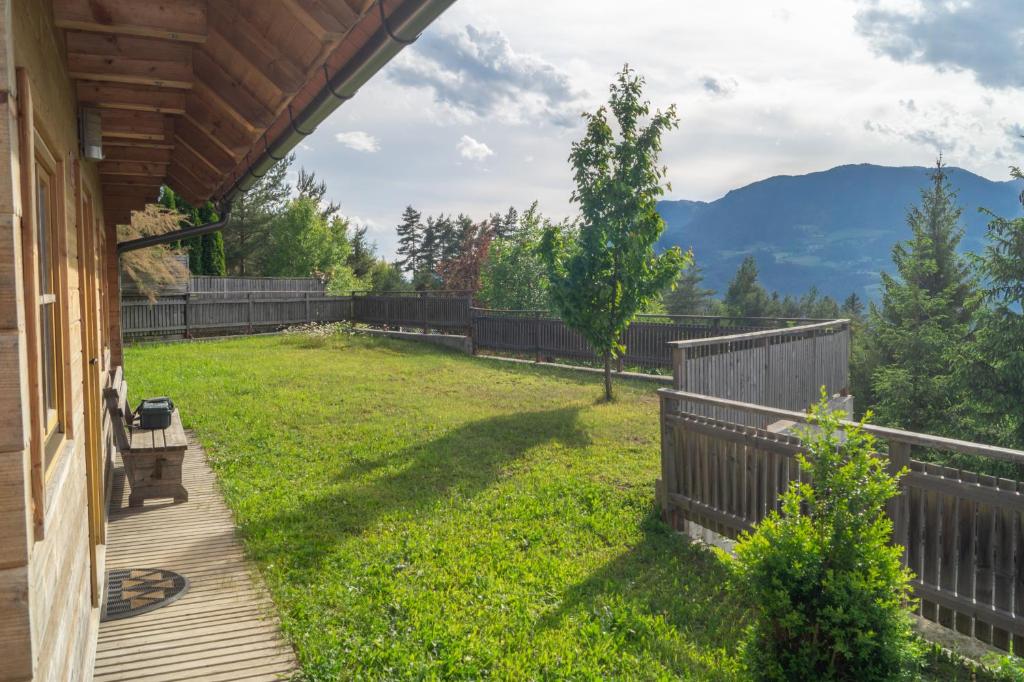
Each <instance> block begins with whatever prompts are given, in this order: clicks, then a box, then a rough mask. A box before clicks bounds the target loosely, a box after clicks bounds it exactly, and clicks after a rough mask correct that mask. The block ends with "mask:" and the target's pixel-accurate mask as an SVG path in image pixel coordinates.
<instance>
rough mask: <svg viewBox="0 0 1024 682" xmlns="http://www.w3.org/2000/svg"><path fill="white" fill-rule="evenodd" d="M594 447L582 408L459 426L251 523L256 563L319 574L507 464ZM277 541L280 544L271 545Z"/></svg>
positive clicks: (345, 472) (347, 473)
mask: <svg viewBox="0 0 1024 682" xmlns="http://www.w3.org/2000/svg"><path fill="white" fill-rule="evenodd" d="M589 442H590V440H589V437H588V436H587V434H586V432H585V430H584V429H583V427H582V426H581V425H580V424H579V408H561V409H553V410H540V411H535V412H518V413H515V414H508V415H500V416H496V417H491V418H489V419H482V420H479V421H475V422H470V423H468V424H464V425H462V426H459V427H457V428H455V429H453V430H451V431H448V432H447V433H445V434H443V435H442V436H440V437H438V438H436V439H434V440H431V441H427V442H421V443H417V444H415V445H413V446H410V447H408V448H406V449H404V450H402V451H400V452H398V453H396V454H389V453H376V457H372V456H371V457H370V458H364V459H361V460H357V461H355V462H351V463H349V464H348V465H347V466H345V467H344V468H342V469H340V470H339V471H337V472H336V473H334V474H333V475H332V476H331V480H330V485H328V486H326V487H325V488H324V489H323V490H324V492H322V493H319V494H318V492H312V493H309V495H308V496H307V497H306V499H304V500H302V501H300V502H299V503H297V504H294V505H288V506H286V507H285V508H284V509H283V510H282V511H281V512H280V513H277V514H271V515H268V516H266V517H263V518H262V519H259V520H256V521H254V522H251V523H247V524H246V525H245V527H244V528H243V532H244V534H245V535H246V536H248V537H249V538H251V539H253V540H256V541H257V542H256V545H257V547H259V546H262V551H260V549H257V548H256V547H254V549H256V552H255V558H258V559H260V560H265V561H272V560H274V558H275V557H278V556H279V557H281V558H283V559H285V558H286V559H287V561H288V563H290V564H291V565H292V567H293V568H295V569H297V570H300V571H301V570H315V569H316V568H317V567H318V566H319V565H320V564H321V562H322V561H323V559H324V557H325V556H327V555H329V553H330V552H331V551H332V550H333V549H334V548H335V547H336V546H337V545H338V544H340V543H341V542H343V541H345V540H346V539H348V538H350V537H352V536H355V535H358V534H360V533H362V532H363V531H365V530H366V529H368V528H370V527H371V526H373V524H374V523H376V522H377V521H378V520H379V519H380V518H381V517H382V516H388V517H393V518H395V519H396V520H397V521H398V522H399V523H412V522H415V518H416V515H418V514H425V515H426V514H430V513H431V512H432V510H433V509H434V508H435V507H436V506H437V505H439V504H443V503H444V502H445V501H446V500H448V499H450V498H452V497H456V496H457V497H463V498H470V497H473V496H475V495H476V494H478V493H479V492H481V491H482V490H484V489H486V488H487V487H489V486H490V485H491V484H493V483H494V482H495V481H496V480H497V479H498V478H500V476H501V475H502V472H503V470H504V469H505V467H507V466H508V465H509V464H511V463H513V462H515V461H516V460H519V459H520V458H522V457H523V455H525V453H527V452H528V451H529V450H531V449H532V448H535V447H537V446H540V445H544V444H548V443H558V444H560V445H562V446H563V447H567V448H581V447H585V446H586V445H587V444H588V443H589ZM275 535H277V536H278V537H277V539H276V540H271V541H270V542H266V540H267V539H270V538H271V537H273V536H275Z"/></svg>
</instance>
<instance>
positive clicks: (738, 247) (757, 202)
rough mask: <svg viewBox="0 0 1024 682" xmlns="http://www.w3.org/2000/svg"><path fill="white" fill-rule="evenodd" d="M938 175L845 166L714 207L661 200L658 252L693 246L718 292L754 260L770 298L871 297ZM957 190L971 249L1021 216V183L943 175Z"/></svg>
mask: <svg viewBox="0 0 1024 682" xmlns="http://www.w3.org/2000/svg"><path fill="white" fill-rule="evenodd" d="M933 172H934V168H928V167H924V166H880V165H876V164H869V163H858V164H844V165H840V166H836V167H834V168H829V169H827V170H822V171H814V172H811V173H806V174H802V175H775V176H771V177H769V178H765V179H763V180H758V181H756V182H753V183H750V184H748V185H744V186H743V187H738V188H735V189H731V190H729V191H728V192H726V193H725V194H724V195H723V196H721V197H720V198H718V199H715V200H714V201H706V202H705V201H693V200H687V199H672V200H663V201H660V202H658V210H659V212H660V213H661V215H662V218H663V219H664V220H665V223H666V229H665V232H664V234H663V235H662V238H661V240H660V241H659V246H660V247H661V248H667V247H669V246H681V247H683V248H687V247H690V246H692V247H693V249H694V256H695V258H696V260H697V263H698V264H699V265H700V266H701V267H702V268H703V269H704V273H705V278H706V279H705V284H706V285H707V286H709V287H711V288H713V289H716V290H717V291H719V292H722V291H723V290H724V289H725V287H726V285H727V284H728V281H729V279H730V278H731V277H732V275H733V273H735V271H736V268H737V267H738V266H739V263H740V262H741V261H742V259H743V258H744V257H745V256H746V255H754V256H755V257H756V258H757V261H758V266H759V268H760V271H761V281H762V283H763V284H764V285H765V286H766V287H767V288H768V289H770V290H778V291H780V292H782V293H791V294H802V293H804V292H806V291H807V290H808V289H809V288H810V287H811V286H812V285H814V286H817V287H818V289H819V291H821V292H822V293H823V294H828V295H830V296H833V297H834V298H842V297H845V296H847V295H849V293H850V292H851V291H855V292H857V294H858V295H860V296H862V297H868V298H873V297H874V296H875V294H876V292H877V286H878V281H879V272H880V271H881V270H891V269H892V262H891V259H890V253H891V250H892V246H893V244H895V243H896V242H897V241H901V240H905V239H907V238H908V237H909V236H910V229H909V228H908V227H907V225H906V213H907V210H908V209H909V208H910V207H911V206H912V205H915V204H917V202H918V201H919V199H920V191H921V189H923V188H925V187H926V186H927V185H928V184H929V183H930V182H931V179H930V177H931V174H932V173H933ZM946 173H947V175H948V176H949V179H950V184H951V185H952V186H953V189H954V190H956V191H957V192H958V198H959V203H960V205H961V207H962V208H963V213H962V216H961V223H962V224H963V226H964V228H965V235H964V240H963V242H962V244H961V246H962V249H963V250H965V251H980V250H981V249H982V248H983V246H984V234H985V227H986V225H987V223H988V221H989V217H988V216H987V215H985V214H983V213H980V212H979V210H978V209H980V208H988V209H990V210H992V211H993V212H994V213H996V214H997V215H1001V216H1004V217H1015V216H1018V215H1021V206H1020V203H1019V201H1018V198H1017V197H1018V195H1019V193H1020V192H1021V189H1022V188H1024V183H1021V182H1020V181H1015V180H1006V181H998V180H989V179H987V178H984V177H982V176H980V175H977V174H975V173H972V172H970V171H967V170H964V169H962V168H957V167H948V168H946Z"/></svg>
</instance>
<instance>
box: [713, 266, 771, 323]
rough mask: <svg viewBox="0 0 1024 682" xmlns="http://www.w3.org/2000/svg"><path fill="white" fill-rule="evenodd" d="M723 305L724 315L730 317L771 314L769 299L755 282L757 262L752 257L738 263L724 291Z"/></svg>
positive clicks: (761, 287)
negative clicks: (738, 265)
mask: <svg viewBox="0 0 1024 682" xmlns="http://www.w3.org/2000/svg"><path fill="white" fill-rule="evenodd" d="M724 303H725V310H726V313H727V314H728V315H730V316H732V317H766V316H767V315H769V313H770V312H771V311H770V308H771V299H770V297H769V296H768V292H767V291H766V290H765V288H764V287H763V286H761V283H760V282H758V281H757V261H756V260H754V257H753V256H747V257H746V258H744V259H743V262H742V263H740V267H739V269H737V270H736V274H735V275H733V278H732V280H731V281H730V282H729V288H728V289H726V291H725V300H724Z"/></svg>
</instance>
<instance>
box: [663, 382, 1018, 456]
mask: <svg viewBox="0 0 1024 682" xmlns="http://www.w3.org/2000/svg"><path fill="white" fill-rule="evenodd" d="M658 394H659V395H660V396H661V397H662V399H668V400H686V401H689V402H694V403H701V404H703V405H712V406H714V407H723V408H728V409H733V410H741V411H746V412H751V413H754V414H759V415H762V416H765V417H775V418H776V419H778V420H788V421H794V422H800V423H802V424H807V423H809V421H808V417H807V414H805V413H804V412H795V411H793V410H783V409H780V408H777V407H767V406H765V405H755V404H754V403H744V402H740V401H738V400H729V399H727V398H715V397H713V396H709V395H704V394H702V393H690V392H688V391H679V390H676V389H672V388H662V389H659V390H658ZM841 423H842V424H843V425H844V426H860V423H859V422H855V421H851V420H848V419H844V420H842V421H841ZM862 428H863V429H864V431H865V432H867V433H870V434H871V435H873V436H875V437H876V438H879V439H881V440H884V441H887V442H892V441H895V442H898V443H906V444H907V445H916V446H919V447H925V448H935V449H936V450H945V451H949V452H959V453H963V454H966V455H978V456H980V457H991V458H992V459H1000V460H1003V461H1006V462H1013V463H1015V464H1024V451H1021V450H1013V449H1011V448H1003V447H999V446H998V445H985V444H983V443H972V442H970V441H966V440H958V439H956V438H945V437H943V436H933V435H931V434H927V433H916V432H914V431H904V430H903V429H894V428H891V427H888V426H877V425H875V424H865V425H863V427H862Z"/></svg>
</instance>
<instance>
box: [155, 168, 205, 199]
mask: <svg viewBox="0 0 1024 682" xmlns="http://www.w3.org/2000/svg"><path fill="white" fill-rule="evenodd" d="M177 170H178V166H172V167H171V170H170V171H168V173H167V183H166V184H167V186H169V187H170V188H171V189H173V190H174V191H175V192H177V193H178V194H180V195H181V196H183V197H185V201H187V202H188V203H190V204H192V205H193V206H200V205H202V204H203V202H205V201H206V199H207V198H209V196H210V194H211V191H210V190H208V189H205V188H203V187H199V186H196V184H195V181H193V180H191V179H189V178H187V177H179V176H178V174H177Z"/></svg>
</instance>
